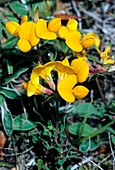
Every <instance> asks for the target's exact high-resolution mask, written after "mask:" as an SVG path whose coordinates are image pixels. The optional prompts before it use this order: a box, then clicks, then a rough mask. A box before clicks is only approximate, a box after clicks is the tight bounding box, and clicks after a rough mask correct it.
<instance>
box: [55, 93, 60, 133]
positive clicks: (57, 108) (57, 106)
mask: <svg viewBox="0 0 115 170" xmlns="http://www.w3.org/2000/svg"><path fill="white" fill-rule="evenodd" d="M58 114H59V102H58V95H56V131H58V128H59V122H58V118H59V117H58Z"/></svg>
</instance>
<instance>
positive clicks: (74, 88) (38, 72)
mask: <svg viewBox="0 0 115 170" xmlns="http://www.w3.org/2000/svg"><path fill="white" fill-rule="evenodd" d="M77 26H78V22H77V21H76V20H75V19H69V20H68V22H67V24H66V26H63V25H62V23H61V19H60V18H54V19H52V20H50V21H49V23H47V22H46V21H45V20H44V19H37V20H34V22H32V21H28V17H27V16H23V18H22V20H21V24H19V23H17V22H14V21H8V22H6V29H7V30H8V31H9V33H11V34H12V35H13V36H18V37H19V40H18V42H17V46H18V48H19V49H20V50H21V51H23V52H28V51H29V50H31V48H33V47H34V46H36V45H37V44H38V43H39V42H40V40H41V39H46V40H54V39H56V38H57V37H59V38H61V39H64V40H65V43H66V45H67V46H68V47H69V48H70V49H72V50H73V51H75V52H76V53H77V55H78V58H79V57H81V58H83V60H81V59H74V60H72V62H71V63H69V61H68V59H67V58H65V59H64V60H63V61H62V62H61V61H55V62H48V63H46V64H44V65H42V64H41V63H39V64H38V66H37V67H35V68H34V69H33V71H32V74H31V76H30V81H29V82H27V83H26V82H23V86H24V88H25V89H26V91H27V95H28V96H32V95H40V94H54V93H59V95H60V96H61V97H62V98H63V99H64V100H65V101H67V102H74V101H75V99H82V98H84V97H85V96H86V95H87V94H88V92H89V90H88V89H87V88H86V87H84V86H82V85H77V83H79V84H80V83H83V82H84V81H85V80H86V79H87V77H88V75H89V65H88V63H87V62H86V61H85V60H84V58H85V57H86V54H85V49H86V48H89V47H91V46H92V45H93V44H94V43H95V41H96V40H95V35H94V34H93V33H90V34H86V35H84V36H82V35H81V33H80V32H79V31H78V30H77ZM83 56H84V57H83ZM55 71H56V72H57V75H58V79H57V83H56V84H55V83H54V81H53V78H52V77H53V76H52V74H53V72H55ZM42 80H43V82H44V84H45V83H46V84H47V86H46V87H48V86H49V88H46V87H44V86H43V85H42V83H41V81H42Z"/></svg>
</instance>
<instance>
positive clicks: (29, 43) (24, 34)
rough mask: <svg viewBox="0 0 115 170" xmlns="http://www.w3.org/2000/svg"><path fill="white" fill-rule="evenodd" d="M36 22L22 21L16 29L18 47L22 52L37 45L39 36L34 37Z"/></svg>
mask: <svg viewBox="0 0 115 170" xmlns="http://www.w3.org/2000/svg"><path fill="white" fill-rule="evenodd" d="M35 28H36V24H35V23H34V22H24V23H23V24H22V25H21V26H20V29H19V30H18V35H19V38H20V39H19V41H18V42H17V46H18V48H19V49H20V50H21V51H23V52H28V51H29V50H30V49H31V48H32V47H34V46H35V45H37V44H38V43H39V41H40V38H38V37H36V33H35Z"/></svg>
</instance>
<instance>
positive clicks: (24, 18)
mask: <svg viewBox="0 0 115 170" xmlns="http://www.w3.org/2000/svg"><path fill="white" fill-rule="evenodd" d="M27 21H28V16H27V15H24V16H23V17H22V19H21V24H23V23H24V22H27Z"/></svg>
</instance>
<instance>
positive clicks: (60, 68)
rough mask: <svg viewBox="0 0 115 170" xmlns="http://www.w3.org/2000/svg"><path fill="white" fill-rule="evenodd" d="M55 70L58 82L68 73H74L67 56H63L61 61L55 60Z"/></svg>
mask: <svg viewBox="0 0 115 170" xmlns="http://www.w3.org/2000/svg"><path fill="white" fill-rule="evenodd" d="M55 70H56V71H57V73H58V83H59V82H60V81H61V80H62V79H64V78H65V77H67V76H68V75H72V74H75V71H74V69H73V68H72V67H71V66H70V65H69V61H68V59H67V58H65V59H64V60H63V61H62V62H61V61H55Z"/></svg>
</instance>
